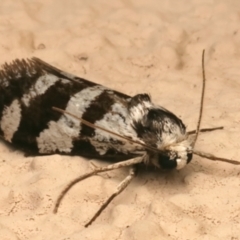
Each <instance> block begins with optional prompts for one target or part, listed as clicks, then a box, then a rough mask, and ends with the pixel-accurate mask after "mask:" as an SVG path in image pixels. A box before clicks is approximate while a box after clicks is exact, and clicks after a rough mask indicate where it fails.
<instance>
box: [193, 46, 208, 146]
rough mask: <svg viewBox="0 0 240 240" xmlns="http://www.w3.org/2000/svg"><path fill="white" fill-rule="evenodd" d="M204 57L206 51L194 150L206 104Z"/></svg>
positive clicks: (203, 52) (203, 53)
mask: <svg viewBox="0 0 240 240" xmlns="http://www.w3.org/2000/svg"><path fill="white" fill-rule="evenodd" d="M204 57H205V49H203V51H202V78H203V84H202V94H201V103H200V110H199V117H198V124H197V129H196V136H195V139H194V140H193V143H192V148H194V146H195V144H196V142H197V138H198V134H199V130H200V126H201V121H202V113H203V103H204V95H205V86H206V77H205V66H204Z"/></svg>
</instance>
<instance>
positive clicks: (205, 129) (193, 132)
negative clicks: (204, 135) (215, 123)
mask: <svg viewBox="0 0 240 240" xmlns="http://www.w3.org/2000/svg"><path fill="white" fill-rule="evenodd" d="M223 128H224V127H223V126H221V127H214V128H202V129H200V130H199V132H211V131H215V130H222V129H223ZM196 131H197V130H192V131H189V132H187V134H188V135H191V134H195V133H196Z"/></svg>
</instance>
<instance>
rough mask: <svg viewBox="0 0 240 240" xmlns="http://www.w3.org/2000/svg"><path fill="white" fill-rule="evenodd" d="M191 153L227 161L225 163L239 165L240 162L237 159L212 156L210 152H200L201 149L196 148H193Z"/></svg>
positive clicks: (214, 159)
mask: <svg viewBox="0 0 240 240" xmlns="http://www.w3.org/2000/svg"><path fill="white" fill-rule="evenodd" d="M192 153H193V154H195V155H198V156H200V157H203V158H207V159H210V160H213V161H220V162H227V163H231V164H234V165H240V162H239V161H237V160H232V159H227V158H221V157H217V156H214V155H213V154H210V153H205V152H201V151H197V150H193V151H192Z"/></svg>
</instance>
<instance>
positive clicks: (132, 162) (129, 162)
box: [53, 154, 146, 213]
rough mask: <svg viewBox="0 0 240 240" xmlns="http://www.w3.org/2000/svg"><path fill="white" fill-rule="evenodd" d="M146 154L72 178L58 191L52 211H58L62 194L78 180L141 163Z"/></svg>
mask: <svg viewBox="0 0 240 240" xmlns="http://www.w3.org/2000/svg"><path fill="white" fill-rule="evenodd" d="M145 157H146V155H145V154H144V155H143V156H140V157H136V158H133V159H129V160H126V161H122V162H118V163H115V164H111V165H108V166H106V167H99V168H96V169H94V170H93V171H91V172H89V173H86V174H83V175H81V176H80V177H78V178H75V179H74V180H72V181H71V182H70V183H69V184H68V185H67V186H66V187H65V189H63V191H62V192H61V193H60V195H59V196H58V198H57V201H56V204H55V207H54V210H53V212H54V213H57V211H58V208H59V205H60V203H61V202H62V199H63V198H64V196H65V195H66V193H67V192H68V191H69V190H70V189H71V188H72V187H73V186H74V185H75V184H76V183H78V182H80V181H82V180H84V179H86V178H89V177H91V176H94V175H96V174H98V173H100V172H107V171H112V170H114V169H118V168H122V167H128V166H132V165H135V164H138V163H142V162H143V161H144V159H145Z"/></svg>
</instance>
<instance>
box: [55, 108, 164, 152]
mask: <svg viewBox="0 0 240 240" xmlns="http://www.w3.org/2000/svg"><path fill="white" fill-rule="evenodd" d="M52 109H53V110H55V111H57V112H60V113H63V114H67V115H69V116H72V117H74V118H76V119H78V120H79V121H81V122H82V123H83V124H85V125H86V126H88V127H91V128H94V129H100V130H102V131H104V132H107V133H109V134H111V135H114V136H117V137H119V138H122V139H124V140H127V141H129V142H132V143H135V144H138V145H141V146H143V147H145V148H146V149H149V150H151V151H154V152H160V153H162V154H163V155H165V154H166V153H164V152H163V151H161V150H159V149H157V148H154V147H152V146H148V145H145V144H144V143H141V142H138V141H135V140H133V139H131V138H128V137H125V136H122V135H120V134H118V133H116V132H112V131H110V130H108V129H106V128H103V127H101V126H98V125H95V124H93V123H91V122H89V121H87V120H85V119H82V118H80V117H78V116H76V115H74V114H72V113H70V112H67V111H65V110H63V109H61V108H57V107H52Z"/></svg>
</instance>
